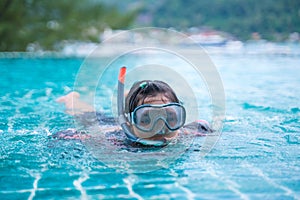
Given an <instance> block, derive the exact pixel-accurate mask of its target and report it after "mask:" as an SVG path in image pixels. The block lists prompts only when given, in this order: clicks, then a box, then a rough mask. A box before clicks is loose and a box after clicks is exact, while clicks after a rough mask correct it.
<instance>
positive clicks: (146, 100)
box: [125, 80, 185, 140]
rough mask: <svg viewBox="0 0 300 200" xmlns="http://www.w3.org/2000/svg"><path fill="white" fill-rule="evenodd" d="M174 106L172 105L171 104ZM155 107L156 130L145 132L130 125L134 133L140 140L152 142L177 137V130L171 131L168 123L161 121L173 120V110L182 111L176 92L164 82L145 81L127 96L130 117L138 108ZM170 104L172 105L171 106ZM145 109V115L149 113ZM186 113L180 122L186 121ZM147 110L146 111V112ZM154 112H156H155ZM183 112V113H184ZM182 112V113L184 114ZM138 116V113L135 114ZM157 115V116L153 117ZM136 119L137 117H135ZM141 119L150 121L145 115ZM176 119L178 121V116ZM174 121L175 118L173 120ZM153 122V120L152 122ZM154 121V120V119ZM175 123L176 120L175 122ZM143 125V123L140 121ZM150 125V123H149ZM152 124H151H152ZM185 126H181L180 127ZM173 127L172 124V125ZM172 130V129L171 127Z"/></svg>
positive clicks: (133, 87) (132, 89)
mask: <svg viewBox="0 0 300 200" xmlns="http://www.w3.org/2000/svg"><path fill="white" fill-rule="evenodd" d="M172 103H173V104H174V105H171V104H172ZM146 104H147V105H149V106H151V105H153V108H154V109H153V108H151V116H150V117H153V118H154V119H156V121H155V120H154V121H155V124H152V125H154V127H155V128H154V129H153V130H151V131H144V130H141V129H139V128H137V127H136V126H135V125H134V124H130V125H131V128H132V131H133V133H134V134H135V135H136V136H137V137H140V138H147V139H150V140H161V139H171V138H173V137H175V136H176V135H177V129H176V130H173V131H172V130H170V127H167V126H166V123H165V121H164V120H160V119H161V118H163V117H165V118H168V119H170V118H172V112H170V110H172V109H173V108H174V110H175V111H176V110H178V109H179V111H181V110H180V109H181V108H180V106H179V108H177V107H178V105H177V104H179V99H178V98H177V96H176V94H175V92H174V91H173V89H172V88H171V87H170V86H169V85H168V84H166V83H165V82H162V81H156V80H155V81H150V80H144V81H139V82H136V83H134V84H133V86H132V87H131V89H130V91H129V93H128V94H127V96H126V100H125V113H129V114H130V115H131V114H132V113H133V112H134V111H135V110H136V108H137V107H139V108H140V107H143V106H142V105H146ZM166 104H167V105H168V106H166V107H159V106H158V105H166ZM169 104H170V105H169ZM147 108H148V107H146V108H143V110H144V113H145V112H147V110H146V109H147ZM182 109H183V111H184V119H182V120H181V121H180V122H182V121H183V123H184V121H185V110H184V108H182ZM145 110H146V111H145ZM153 110H154V111H153ZM183 111H182V112H183ZM182 112H181V113H182ZM135 114H136V113H135ZM153 115H155V116H153ZM159 115H164V116H163V117H160V116H159ZM135 117H136V116H135ZM139 117H143V118H142V119H144V120H145V119H146V120H150V119H147V118H145V116H143V115H139ZM147 117H148V118H149V112H148V114H147ZM174 117H175V118H176V119H177V117H178V116H177V115H176V116H175V114H174ZM172 119H173V118H172ZM150 121H151V120H150ZM152 121H153V119H152ZM174 121H175V120H174ZM140 123H141V121H140ZM147 123H148V122H147ZM150 123H151V122H150ZM181 125H183V124H180V126H181ZM170 126H172V124H171V125H170ZM171 129H172V127H171Z"/></svg>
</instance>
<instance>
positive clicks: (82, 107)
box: [54, 78, 212, 146]
mask: <svg viewBox="0 0 300 200" xmlns="http://www.w3.org/2000/svg"><path fill="white" fill-rule="evenodd" d="M119 79H120V78H119ZM119 84H120V83H119ZM119 90H120V89H119ZM121 96H124V95H123V93H121ZM120 101H122V99H121V100H119V102H120ZM57 102H59V103H64V104H65V106H66V108H67V112H68V113H69V114H72V115H75V116H77V117H80V121H82V122H83V121H86V122H88V121H89V120H85V117H87V116H88V115H87V113H94V116H95V113H96V116H97V121H98V124H99V126H100V129H99V130H101V131H102V132H105V133H108V132H109V133H114V132H116V133H117V132H118V133H120V132H122V133H123V134H125V135H126V137H127V139H128V141H129V143H131V144H142V145H150V146H165V145H167V144H168V143H169V142H170V141H172V140H173V139H174V138H176V137H178V135H179V134H187V133H193V134H196V135H205V134H206V133H210V132H212V129H211V128H210V127H209V125H208V123H207V122H206V121H204V120H197V121H195V122H193V123H190V124H187V125H185V119H186V111H185V108H184V106H183V105H182V104H181V103H180V101H179V99H178V98H177V96H176V94H175V92H174V91H173V89H172V88H171V87H170V86H169V85H168V84H167V83H165V82H162V81H157V80H155V81H150V80H143V81H139V82H136V83H134V84H133V86H132V87H131V89H130V91H129V92H128V94H127V95H126V99H125V110H124V111H123V110H122V108H119V114H120V113H121V116H120V117H119V124H120V125H121V127H122V128H121V127H120V125H118V124H117V123H116V120H115V119H114V118H110V117H106V116H104V115H103V114H101V113H97V112H95V110H94V108H93V107H91V106H90V105H87V104H86V103H84V102H83V101H81V100H80V95H79V94H78V93H77V92H71V93H70V94H68V95H66V96H63V97H60V98H58V99H57ZM119 106H120V105H119ZM121 107H123V106H122V105H121ZM120 110H122V111H121V112H120ZM86 122H83V123H85V124H86ZM108 125H109V126H108ZM122 129H123V130H122ZM54 137H57V138H63V139H85V138H86V137H89V136H88V135H86V134H81V133H80V132H77V131H76V130H74V129H69V130H67V131H60V132H58V133H56V134H54Z"/></svg>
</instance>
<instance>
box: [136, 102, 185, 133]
mask: <svg viewBox="0 0 300 200" xmlns="http://www.w3.org/2000/svg"><path fill="white" fill-rule="evenodd" d="M132 116H133V117H132V119H133V123H134V124H135V126H136V127H137V128H138V129H140V130H142V131H152V130H153V129H154V127H155V125H156V124H157V123H158V121H160V120H162V121H164V123H165V125H166V126H167V127H168V128H169V129H170V130H172V131H174V130H177V129H179V128H180V127H181V126H183V125H184V123H185V109H184V107H183V106H182V105H180V104H177V103H176V104H175V103H172V104H166V105H142V106H140V107H137V108H136V109H135V111H134V112H133V113H132Z"/></svg>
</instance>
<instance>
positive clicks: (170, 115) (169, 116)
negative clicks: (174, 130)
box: [167, 112, 177, 123]
mask: <svg viewBox="0 0 300 200" xmlns="http://www.w3.org/2000/svg"><path fill="white" fill-rule="evenodd" d="M167 121H168V122H169V123H174V122H175V123H176V122H177V116H176V113H175V112H167Z"/></svg>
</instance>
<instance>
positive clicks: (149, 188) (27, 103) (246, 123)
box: [0, 44, 300, 199]
mask: <svg viewBox="0 0 300 200" xmlns="http://www.w3.org/2000/svg"><path fill="white" fill-rule="evenodd" d="M275 46H276V45H275ZM265 47H266V46H264V45H262V44H260V45H259V44H255V45H253V44H248V45H246V46H245V50H243V51H239V52H227V53H221V52H214V53H212V54H211V58H212V60H213V62H214V63H215V65H216V66H217V69H218V71H219V73H220V75H221V78H222V80H223V85H224V88H225V93H226V120H225V122H224V127H223V132H222V136H221V138H220V139H219V141H218V143H217V145H216V146H215V147H214V148H213V150H212V151H211V152H210V153H209V154H208V155H207V156H206V157H204V158H202V157H200V156H199V151H198V148H197V145H194V146H192V147H191V148H190V149H189V150H187V151H186V152H184V154H182V156H181V157H180V158H179V159H178V160H176V161H175V162H174V163H172V164H171V165H170V166H168V167H167V168H161V169H157V170H153V171H149V172H146V173H141V172H138V173H135V172H130V171H128V172H126V171H122V170H118V169H114V168H109V167H107V166H106V165H105V164H103V163H102V162H101V161H99V160H98V159H96V158H94V157H93V156H92V155H91V154H90V152H89V151H87V150H86V149H85V146H84V144H82V143H80V142H78V141H56V140H51V139H49V135H51V134H53V133H55V132H56V131H59V130H63V129H66V128H69V127H72V126H73V120H72V119H73V118H72V117H70V116H68V115H66V114H65V113H64V109H63V107H62V106H61V105H58V104H57V103H56V102H55V99H56V98H57V97H59V96H61V95H62V94H66V93H68V92H69V91H71V90H72V87H73V84H74V80H75V78H76V74H77V71H78V69H79V67H80V65H81V63H82V62H83V58H63V57H62V58H52V57H47V56H46V57H33V58H30V57H28V56H20V57H18V56H17V57H15V56H14V57H13V58H7V57H4V56H2V58H1V59H0V72H1V75H2V76H1V79H0V80H1V81H0V88H1V90H0V98H1V99H0V103H1V107H0V113H1V115H0V118H1V120H0V135H1V137H0V142H1V146H0V147H1V148H0V169H1V171H0V173H1V175H0V198H1V199H43V198H44V199H79V198H81V199H118V198H127V199H217V198H219V199H220V198H221V199H300V195H299V194H300V155H299V151H300V123H299V119H300V118H299V117H300V97H299V94H300V70H299V63H300V54H299V52H300V51H299V49H300V47H299V46H297V45H290V46H288V45H285V47H287V48H290V49H291V51H290V53H282V52H281V53H280V52H276V51H275V52H274V51H272V52H269V51H263V50H264V49H265ZM260 50H261V51H260ZM196 140H197V138H196ZM199 140H201V138H199ZM196 142H197V141H196ZM112 159H113V158H112ZM124 168H125V166H124Z"/></svg>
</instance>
